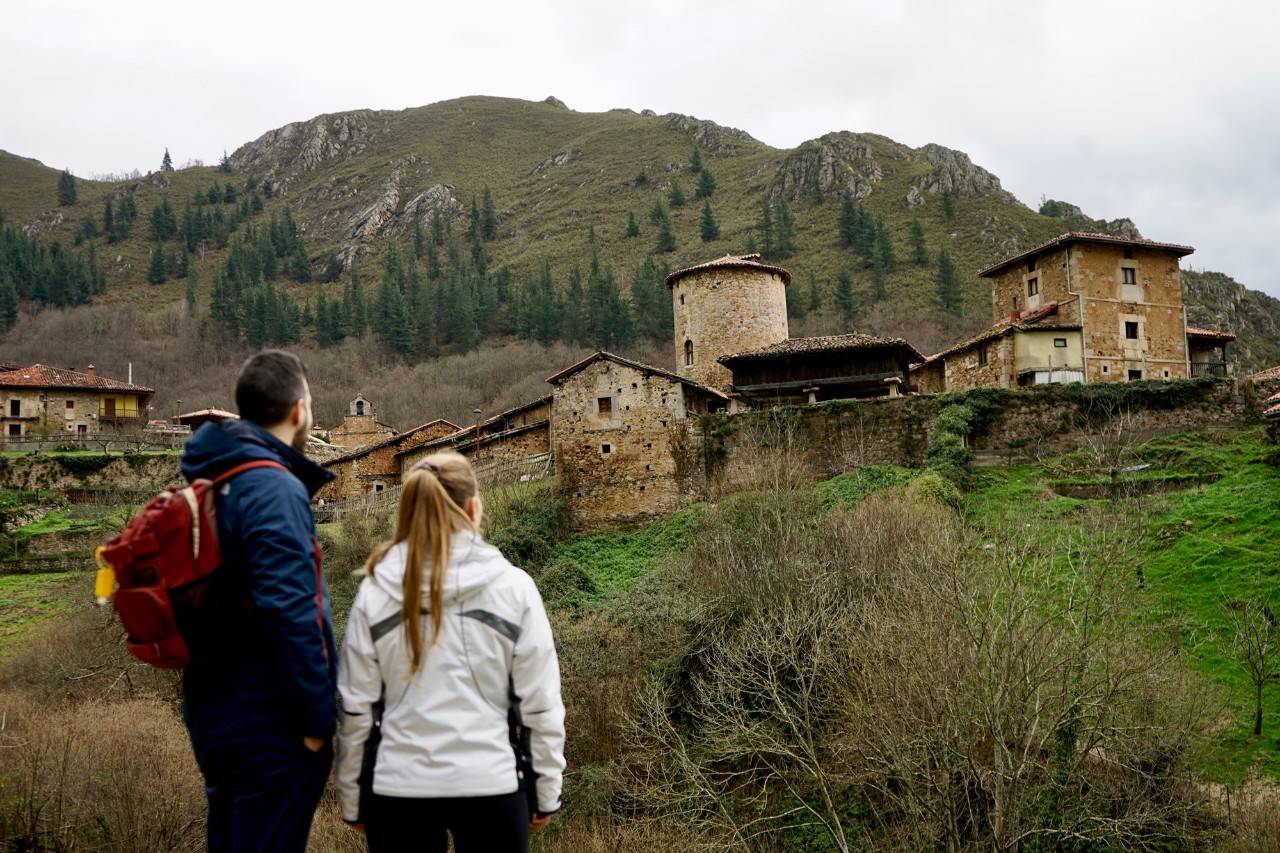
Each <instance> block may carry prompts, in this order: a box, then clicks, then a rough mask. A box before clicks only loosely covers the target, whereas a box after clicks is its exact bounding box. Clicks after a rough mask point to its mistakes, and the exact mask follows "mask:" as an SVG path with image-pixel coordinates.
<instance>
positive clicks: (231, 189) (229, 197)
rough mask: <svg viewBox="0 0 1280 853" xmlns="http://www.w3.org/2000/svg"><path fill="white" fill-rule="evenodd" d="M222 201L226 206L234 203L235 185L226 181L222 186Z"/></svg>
mask: <svg viewBox="0 0 1280 853" xmlns="http://www.w3.org/2000/svg"><path fill="white" fill-rule="evenodd" d="M222 200H223V201H224V202H226V203H227V204H235V203H236V185H235V184H233V183H232V182H231V181H227V182H226V183H225V184H223V186H222Z"/></svg>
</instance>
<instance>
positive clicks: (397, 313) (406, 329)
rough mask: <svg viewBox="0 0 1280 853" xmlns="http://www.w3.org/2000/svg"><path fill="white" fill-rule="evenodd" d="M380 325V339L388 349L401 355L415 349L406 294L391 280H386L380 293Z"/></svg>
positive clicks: (383, 281)
mask: <svg viewBox="0 0 1280 853" xmlns="http://www.w3.org/2000/svg"><path fill="white" fill-rule="evenodd" d="M378 306H379V313H380V315H381V316H380V317H379V325H378V337H380V338H382V342H383V343H384V344H386V346H387V348H388V349H390V350H391V351H393V352H396V353H399V354H401V355H406V354H408V353H409V352H410V351H412V349H413V328H412V324H411V321H410V317H409V308H408V306H407V305H405V301H404V294H403V293H401V292H400V288H398V287H396V286H395V284H394V283H393V281H392V280H391V279H388V278H384V279H383V280H382V287H381V288H380V290H379V291H378Z"/></svg>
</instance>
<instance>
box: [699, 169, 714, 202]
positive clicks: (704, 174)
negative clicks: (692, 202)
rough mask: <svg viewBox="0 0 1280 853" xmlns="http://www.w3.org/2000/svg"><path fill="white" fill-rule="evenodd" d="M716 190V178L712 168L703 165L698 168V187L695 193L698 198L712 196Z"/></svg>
mask: <svg viewBox="0 0 1280 853" xmlns="http://www.w3.org/2000/svg"><path fill="white" fill-rule="evenodd" d="M715 191H716V179H715V176H714V175H712V174H711V170H710V169H708V168H707V167H706V166H703V167H702V168H701V169H699V170H698V189H697V191H696V192H695V193H694V195H695V196H697V197H698V198H711V196H712V195H714V194H715Z"/></svg>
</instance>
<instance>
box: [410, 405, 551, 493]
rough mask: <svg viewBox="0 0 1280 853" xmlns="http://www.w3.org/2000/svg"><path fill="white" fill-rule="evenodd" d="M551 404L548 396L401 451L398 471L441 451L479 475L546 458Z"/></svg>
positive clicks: (549, 432)
mask: <svg viewBox="0 0 1280 853" xmlns="http://www.w3.org/2000/svg"><path fill="white" fill-rule="evenodd" d="M551 405H552V397H551V395H550V394H548V395H547V396H545V397H540V398H539V399H537V400H534V401H533V402H530V403H524V404H523V405H520V406H514V407H512V408H510V409H507V410H505V411H502V412H499V413H498V414H496V415H493V416H491V417H489V418H485V419H484V420H482V421H480V422H479V423H477V424H472V425H471V426H468V427H463V428H462V429H459V430H458V431H457V432H454V433H451V434H449V435H446V436H442V437H440V438H436V439H433V440H431V441H427V442H423V443H422V444H419V445H416V446H414V447H410V448H407V449H405V450H401V451H400V452H399V453H398V454H397V456H399V458H400V470H401V471H408V470H409V469H411V468H412V467H413V466H414V465H415V464H417V463H418V462H419V461H421V460H422V459H425V458H426V457H427V456H430V455H431V454H432V453H438V452H440V451H442V450H452V451H454V452H456V453H461V454H462V455H463V456H467V457H469V458H470V459H471V460H472V464H473V465H474V466H475V468H476V471H477V473H479V474H483V473H484V472H485V471H487V470H488V469H490V468H493V467H495V466H512V465H517V464H521V463H525V462H528V461H529V460H532V459H537V458H543V459H545V458H546V456H547V454H549V453H550V452H551Z"/></svg>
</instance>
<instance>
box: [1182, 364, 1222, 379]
mask: <svg viewBox="0 0 1280 853" xmlns="http://www.w3.org/2000/svg"><path fill="white" fill-rule="evenodd" d="M1227 373H1228V371H1227V363H1226V362H1225V361H1193V362H1191V378H1193V379H1195V378H1197V377H1200V376H1214V377H1217V378H1219V379H1222V378H1225V377H1226V376H1227Z"/></svg>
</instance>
